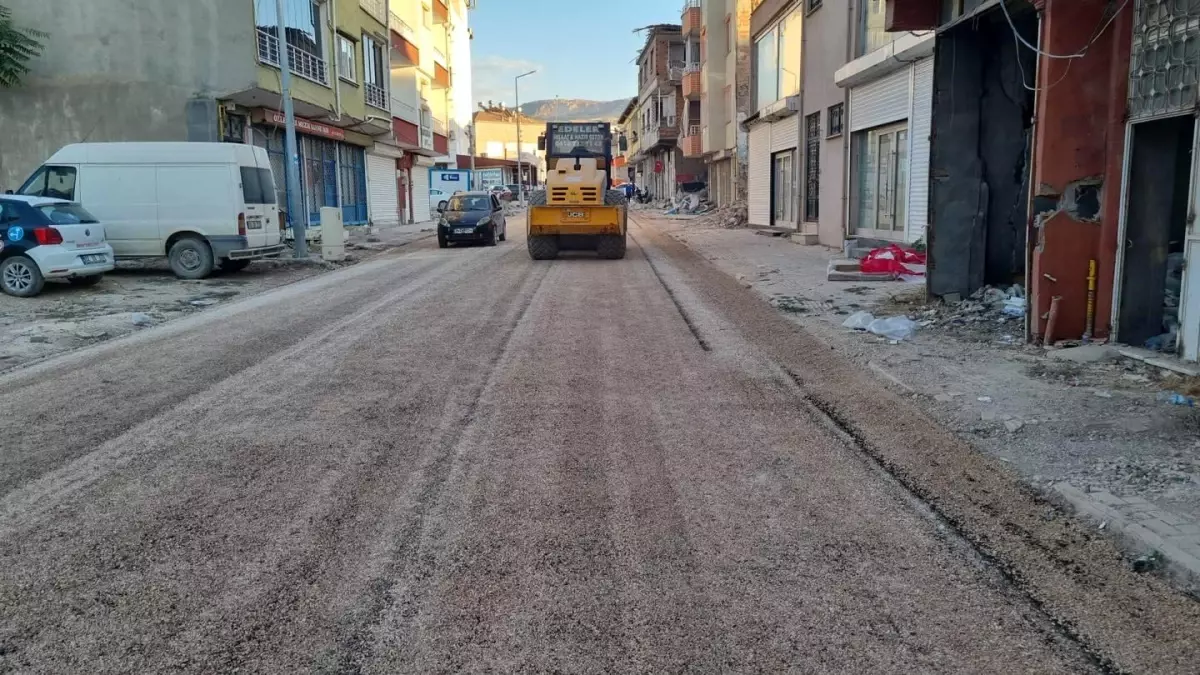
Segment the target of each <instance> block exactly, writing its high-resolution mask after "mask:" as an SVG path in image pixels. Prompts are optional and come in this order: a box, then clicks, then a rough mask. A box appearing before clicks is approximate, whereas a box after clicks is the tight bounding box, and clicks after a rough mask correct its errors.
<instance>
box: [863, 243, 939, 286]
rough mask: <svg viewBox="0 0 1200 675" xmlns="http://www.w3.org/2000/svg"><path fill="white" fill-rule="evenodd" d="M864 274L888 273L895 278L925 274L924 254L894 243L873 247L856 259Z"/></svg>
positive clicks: (922, 275)
mask: <svg viewBox="0 0 1200 675" xmlns="http://www.w3.org/2000/svg"><path fill="white" fill-rule="evenodd" d="M858 268H859V271H861V272H864V273H866V274H889V275H891V276H892V277H893V278H895V279H900V278H904V277H924V276H925V254H924V253H920V252H918V251H917V250H916V249H911V248H903V247H901V246H898V245H896V244H888V245H887V246H884V247H881V248H877V249H873V250H872V251H871V252H870V253H868V254H867V255H866V257H864V258H863V259H862V260H859V261H858Z"/></svg>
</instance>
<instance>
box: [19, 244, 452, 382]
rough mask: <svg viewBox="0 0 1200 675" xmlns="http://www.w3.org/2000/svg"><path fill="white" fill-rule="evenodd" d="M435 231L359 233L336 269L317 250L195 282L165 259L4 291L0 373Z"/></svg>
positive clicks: (374, 253)
mask: <svg viewBox="0 0 1200 675" xmlns="http://www.w3.org/2000/svg"><path fill="white" fill-rule="evenodd" d="M429 227H431V225H430V224H428V223H422V224H418V225H415V226H406V227H394V228H376V229H374V230H367V228H356V230H354V231H352V232H351V234H350V238H349V241H348V242H347V247H346V249H347V251H346V258H345V260H342V261H340V262H336V263H334V262H323V261H322V260H321V259H320V257H319V253H320V251H319V248H316V247H314V250H313V256H312V257H311V258H310V259H309V260H305V261H298V260H295V259H292V258H290V257H281V258H279V259H274V260H260V261H256V262H254V263H252V264H251V265H250V266H249V267H247V268H246V269H245V270H242V271H240V272H232V273H225V272H221V271H219V270H218V271H217V272H215V273H214V274H213V275H212V276H210V277H209V278H207V279H202V280H198V281H188V280H184V279H177V278H176V277H175V276H174V275H173V274H171V272H170V270H169V269H168V267H167V263H166V260H150V261H145V262H142V261H133V262H122V263H119V264H118V266H117V269H116V270H113V271H112V272H110V273H108V274H106V275H105V276H104V280H103V281H101V282H100V283H99V284H97V285H96V286H93V287H89V288H76V287H73V286H69V285H67V284H65V283H63V284H60V283H49V284H47V285H46V288H45V290H44V291H42V293H41V294H40V295H38V296H37V297H34V298H15V297H12V296H9V295H5V294H2V293H0V372H4V371H8V370H13V369H15V368H20V367H22V366H26V365H29V364H30V363H33V362H36V361H39V360H42V359H45V358H47V357H50V356H54V355H56V354H62V353H64V352H69V351H72V350H75V349H80V348H82V347H87V346H89V345H93V344H96V343H98V342H103V341H105V340H111V339H114V338H118V337H121V336H123V335H128V334H130V333H133V332H136V331H139V330H142V329H144V328H147V327H149V326H153V325H158V324H161V323H164V322H167V321H171V320H174V319H178V318H180V317H184V316H188V315H190V314H195V313H196V312H201V311H204V310H206V309H210V308H212V307H218V306H221V305H224V304H228V303H230V302H232V301H234V300H237V299H240V298H245V297H248V296H251V295H256V294H258V293H262V292H264V291H268V290H270V289H272V288H278V287H280V286H284V285H287V284H291V283H294V282H297V281H300V280H302V279H307V278H309V277H312V276H315V275H318V274H322V273H324V272H327V271H330V270H334V269H339V268H341V267H345V266H347V265H353V264H355V263H357V262H361V261H365V260H369V259H371V258H373V257H376V256H379V255H383V254H385V253H387V252H388V251H390V250H392V249H395V248H398V247H401V246H405V245H407V244H409V243H411V242H413V241H417V240H420V239H423V238H425V237H428V236H430V234H431V233H430V232H429V231H427V230H428V228H429ZM290 255H291V252H290V251H288V252H287V253H286V254H285V256H290Z"/></svg>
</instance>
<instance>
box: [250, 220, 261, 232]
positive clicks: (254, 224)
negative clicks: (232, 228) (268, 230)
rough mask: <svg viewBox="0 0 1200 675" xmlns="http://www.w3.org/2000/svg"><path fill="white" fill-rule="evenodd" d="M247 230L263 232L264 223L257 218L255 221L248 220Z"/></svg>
mask: <svg viewBox="0 0 1200 675" xmlns="http://www.w3.org/2000/svg"><path fill="white" fill-rule="evenodd" d="M246 229H247V230H261V229H262V221H261V220H258V219H257V218H255V219H250V218H247V219H246Z"/></svg>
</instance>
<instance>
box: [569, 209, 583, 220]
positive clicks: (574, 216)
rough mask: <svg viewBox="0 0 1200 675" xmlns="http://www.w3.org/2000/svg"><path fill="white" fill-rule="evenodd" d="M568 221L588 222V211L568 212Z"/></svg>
mask: <svg viewBox="0 0 1200 675" xmlns="http://www.w3.org/2000/svg"><path fill="white" fill-rule="evenodd" d="M567 220H587V211H567Z"/></svg>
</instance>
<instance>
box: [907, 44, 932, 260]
mask: <svg viewBox="0 0 1200 675" xmlns="http://www.w3.org/2000/svg"><path fill="white" fill-rule="evenodd" d="M913 69H914V75H913V97H912V98H913V100H912V117H911V118H909V125H908V126H909V138H910V139H912V149H911V150H910V151H909V154H908V156H909V158H910V159H909V174H908V175H909V176H911V178H909V181H908V195H909V197H908V226H907V232H906V233H905V234H906V237H905V238H906V240H907V241H909V242H914V241H916V240H918V239H920V238H921V237H924V236H925V227H926V226H927V225H928V223H929V136H930V135H931V134H932V133H933V59H924V60H922V61H919V62H917V64H916V65H915V66H914V67H913Z"/></svg>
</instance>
